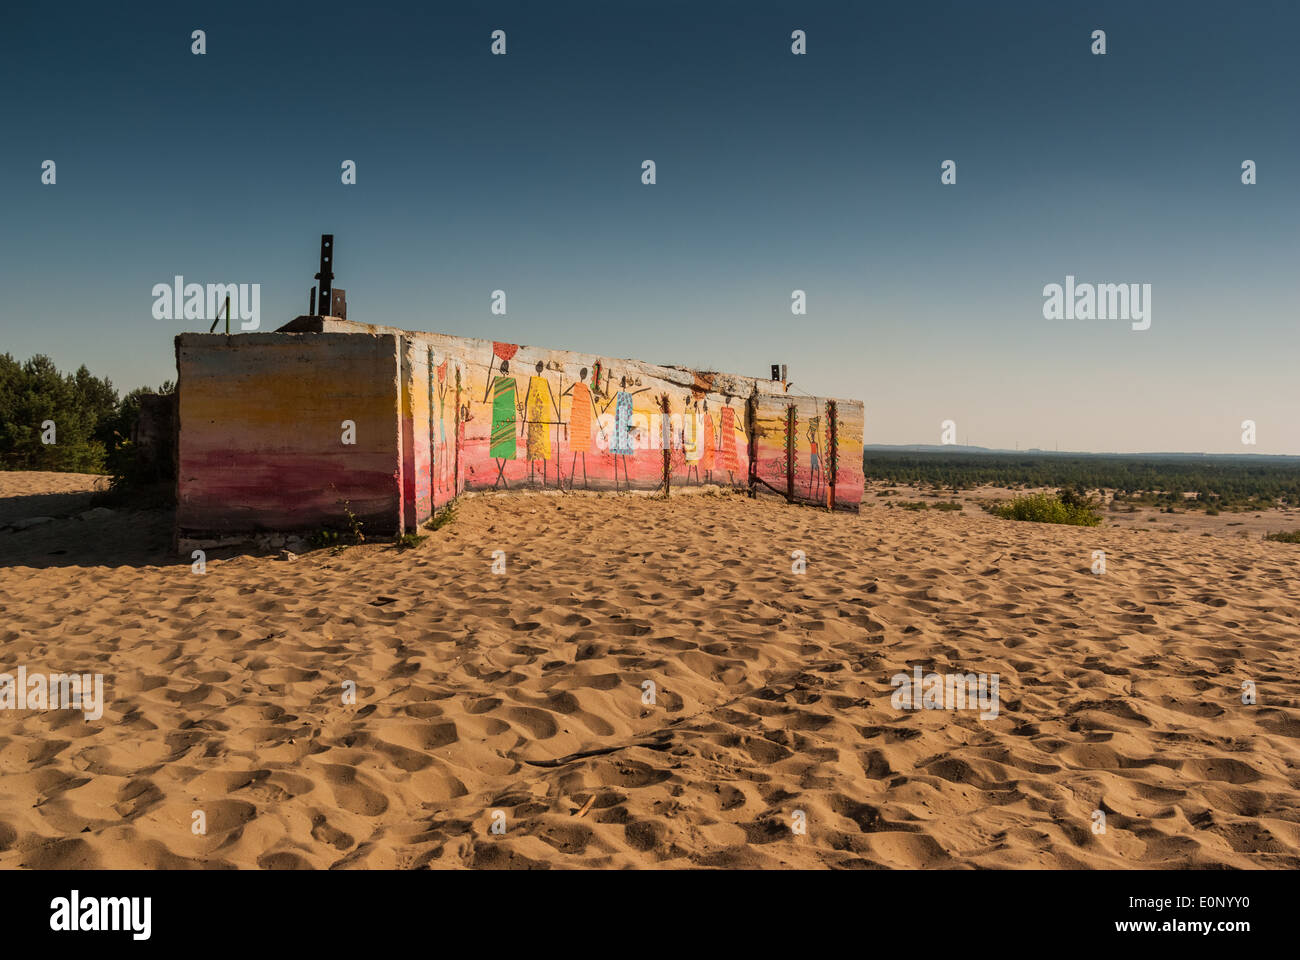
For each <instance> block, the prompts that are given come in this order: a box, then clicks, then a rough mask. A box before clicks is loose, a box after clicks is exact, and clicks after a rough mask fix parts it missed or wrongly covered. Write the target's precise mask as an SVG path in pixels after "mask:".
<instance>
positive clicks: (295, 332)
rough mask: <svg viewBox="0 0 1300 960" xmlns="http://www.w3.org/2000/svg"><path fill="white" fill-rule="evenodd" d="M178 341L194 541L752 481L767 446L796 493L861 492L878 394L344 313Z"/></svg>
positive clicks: (786, 485)
mask: <svg viewBox="0 0 1300 960" xmlns="http://www.w3.org/2000/svg"><path fill="white" fill-rule="evenodd" d="M176 342H177V367H178V371H179V375H180V385H181V386H180V394H181V403H180V421H181V422H180V437H181V440H180V453H179V459H180V477H179V479H178V498H179V504H180V506H179V509H178V515H177V526H178V529H179V530H180V532H181V533H180V535H181V536H182V537H190V538H194V537H200V536H203V535H220V534H224V533H237V532H257V531H290V530H294V531H314V530H317V529H320V528H321V527H326V526H332V527H338V526H340V524H341V522H342V518H343V516H344V514H345V505H344V501H346V502H347V504H348V506H347V508H346V509H351V511H352V512H353V513H354V514H356V515H357V516H359V517H361V518H362V519H363V520H364V522H365V524H366V525H365V528H364V530H365V532H366V533H368V534H372V535H382V536H389V535H392V534H394V533H397V532H399V531H401V530H413V529H416V528H417V527H418V526H419V525H420V524H421V523H423V522H424V521H425V520H427V519H428V518H429V517H430V516H431V515H432V513H433V512H434V511H436V510H437V509H439V508H441V507H443V506H445V505H446V504H447V503H449V502H450V501H451V500H453V499H454V498H455V497H456V496H457V495H458V494H459V493H461V492H463V491H464V490H517V489H521V488H526V489H565V490H574V489H578V490H582V489H587V490H657V489H660V488H661V487H662V486H663V484H664V479H665V476H667V477H668V480H669V485H670V486H671V487H672V488H673V489H681V488H683V487H691V486H701V485H704V484H718V485H723V486H733V487H737V488H742V489H748V488H749V487H750V485H751V463H750V453H751V449H752V450H753V451H754V452H755V462H754V463H753V465H752V471H753V477H756V478H757V479H758V480H761V481H763V482H764V483H765V484H767V485H769V486H770V487H771V488H773V489H775V490H776V491H779V492H780V493H782V494H783V495H785V494H789V495H790V496H791V499H794V500H797V501H799V502H805V503H815V504H819V505H823V506H825V505H827V504H828V502H830V501H828V491H830V490H831V489H832V488H833V503H834V506H835V507H837V508H839V509H853V510H856V509H857V506H858V503H859V501H860V500H861V497H862V465H861V458H862V425H863V420H862V404H861V403H858V402H856V401H851V400H838V401H836V400H828V399H827V398H814V397H798V396H794V395H787V394H785V393H784V392H783V388H782V385H781V384H780V383H777V382H773V381H770V380H760V379H755V378H749V377H739V376H734V375H730V374H721V373H705V372H699V371H694V370H686V369H682V368H679V367H668V366H659V365H655V364H649V363H643V362H640V361H637V360H619V359H611V358H609V357H601V356H598V355H595V354H587V353H578V352H575V351H568V350H551V349H547V348H543V347H530V346H526V345H521V344H513V343H500V342H495V341H491V340H481V339H476V338H468V337H451V336H445V335H442V334H435V333H421V332H414V331H404V330H399V329H396V328H392V327H376V326H368V325H366V324H361V323H355V322H349V321H344V320H339V319H337V318H332V317H299V318H298V319H296V320H294V321H293V322H291V323H289V324H286V325H285V326H284V327H282V328H281V329H280V331H278V332H276V333H272V334H241V335H236V336H230V337H226V336H222V335H216V336H212V335H205V334H183V335H181V336H180V337H178V338H177V341H176ZM832 408H833V409H834V418H833V419H834V423H835V428H834V430H835V433H834V440H835V443H832V434H831V431H832V413H831V411H832ZM790 410H793V411H794V421H793V422H794V425H795V426H794V435H793V444H792V452H793V463H792V467H793V471H792V472H793V477H792V478H791V475H790V473H788V472H787V440H786V430H787V419H786V418H787V416H788V411H790ZM343 420H353V421H355V423H356V425H357V430H356V434H357V442H356V444H355V445H344V444H342V443H341V442H340V432H341V426H340V425H341V422H342V421H343ZM832 452H835V453H837V456H836V457H834V458H832ZM791 479H792V480H793V489H791V483H790V481H791ZM761 486H762V485H761V484H760V487H761Z"/></svg>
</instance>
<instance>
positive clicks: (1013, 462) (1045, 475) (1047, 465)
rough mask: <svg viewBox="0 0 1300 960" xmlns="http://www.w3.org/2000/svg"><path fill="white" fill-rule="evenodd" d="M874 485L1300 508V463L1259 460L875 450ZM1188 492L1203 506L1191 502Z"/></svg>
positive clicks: (867, 462)
mask: <svg viewBox="0 0 1300 960" xmlns="http://www.w3.org/2000/svg"><path fill="white" fill-rule="evenodd" d="M862 467H863V473H864V474H865V476H866V478H867V479H868V480H883V481H891V482H894V483H902V484H916V485H919V486H922V487H927V486H928V487H932V488H934V489H936V490H952V491H957V490H969V489H971V488H973V487H978V486H980V485H982V484H989V485H992V486H998V487H1010V488H1021V487H1057V488H1069V489H1074V490H1108V491H1113V492H1114V493H1115V498H1116V499H1117V500H1120V501H1128V502H1132V503H1135V504H1145V505H1154V506H1172V505H1174V504H1178V505H1181V506H1187V507H1193V508H1195V507H1198V506H1199V507H1203V508H1207V509H1211V510H1214V509H1237V510H1241V509H1255V508H1266V507H1270V506H1273V505H1289V506H1297V505H1300V460H1288V459H1282V458H1279V459H1277V460H1271V459H1265V458H1252V457H1230V456H1222V457H1209V456H1204V457H1197V456H1191V455H1189V456H1187V457H1185V458H1184V457H1177V456H1169V457H1163V456H1150V457H1144V456H1140V455H1136V456H1117V455H1110V456H1107V455H1096V456H1081V455H1068V454H1059V455H1057V454H1023V453H959V454H949V453H938V452H936V453H924V452H913V451H908V452H898V453H890V452H882V451H879V450H869V451H867V452H866V453H865V454H864V455H863V458H862ZM1185 493H1194V494H1195V495H1196V499H1195V500H1194V501H1193V502H1190V503H1189V502H1187V500H1186V498H1185V497H1184V494H1185Z"/></svg>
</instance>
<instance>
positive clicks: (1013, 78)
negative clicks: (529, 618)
mask: <svg viewBox="0 0 1300 960" xmlns="http://www.w3.org/2000/svg"><path fill="white" fill-rule="evenodd" d="M196 29H201V30H203V31H204V32H205V38H206V53H204V54H203V55H195V54H194V53H192V52H191V48H192V44H193V40H192V39H191V36H192V32H193V31H194V30H196ZM1098 29H1100V30H1104V31H1105V35H1106V53H1105V54H1104V55H1095V54H1093V53H1092V47H1093V44H1094V41H1093V38H1092V34H1093V31H1094V30H1098ZM494 30H504V31H505V33H506V54H505V55H504V56H494V55H493V54H492V53H491V49H490V48H491V44H492V37H491V34H492V32H493V31H494ZM794 30H803V31H804V32H805V35H806V38H807V39H806V49H807V52H806V54H804V55H795V54H794V53H792V51H791V44H792V42H793V41H792V39H791V33H792V32H793V31H794ZM1297 34H1300V5H1297V4H1294V3H1289V2H1250V3H1243V4H1225V3H1199V2H1194V0H1193V2H1176V3H1175V2H1143V3H1137V4H1135V3H1131V2H1120V3H1091V4H1089V3H1082V4H1064V3H1041V2H1033V3H1029V2H1026V3H1018V2H1017V3H1013V2H1005V3H996V2H991V3H981V4H973V3H942V2H932V3H925V4H898V3H892V4H876V3H865V2H856V3H849V2H843V3H822V2H816V0H804V2H798V3H794V2H787V3H768V2H761V0H746V2H730V0H727V2H723V0H712V2H709V0H695V2H675V0H656V2H654V3H644V2H639V3H633V2H624V0H603V2H564V0H557V2H549V3H545V4H542V3H536V2H519V3H508V2H494V3H471V2H465V3H457V4H444V3H423V4H418V5H416V4H411V5H409V6H406V5H402V6H399V5H388V4H383V3H365V4H361V3H355V4H351V3H349V4H331V3H328V2H321V3H312V4H304V5H301V6H300V7H295V6H291V5H289V4H279V3H265V2H263V3H255V4H245V3H236V2H222V3H211V4H205V3H187V4H177V3H165V4H147V3H140V4H129V5H117V4H102V3H100V4H94V5H85V6H84V7H83V6H80V5H78V4H77V3H70V4H61V5H60V6H59V9H58V14H57V15H55V14H52V13H50V12H49V11H47V10H45V9H43V8H41V7H40V6H39V5H35V4H22V5H19V6H17V7H14V8H12V9H9V10H7V11H6V27H5V29H4V30H3V31H2V32H0V352H8V353H11V354H13V355H14V356H15V357H17V358H19V359H26V358H27V357H29V356H31V355H33V354H36V353H44V354H47V355H49V356H51V357H52V358H53V359H54V360H55V362H56V363H57V364H58V365H59V366H60V367H61V368H64V369H69V370H70V369H75V368H76V367H77V366H79V365H81V364H83V363H84V364H86V365H87V366H88V367H89V368H90V369H91V371H92V372H94V373H96V374H99V375H104V376H108V377H109V378H110V379H111V380H112V381H113V383H114V384H115V385H116V386H117V387H119V388H120V389H122V390H126V389H130V388H132V387H136V386H141V385H150V386H153V385H157V384H159V383H161V382H162V381H164V380H167V379H174V377H175V357H174V348H173V344H172V338H173V337H174V336H175V334H177V333H179V332H182V331H185V330H199V329H202V330H206V329H207V327H208V326H209V323H208V322H207V321H206V320H205V321H194V320H190V321H185V320H159V319H155V317H154V315H153V303H154V298H153V295H152V290H153V287H154V285H155V284H158V283H171V282H172V278H173V277H174V276H175V275H178V274H179V275H182V276H184V278H185V280H186V281H187V282H198V283H205V284H206V283H259V284H261V324H262V329H264V330H273V329H274V328H275V327H278V326H279V325H280V324H282V323H284V322H286V321H288V320H290V319H292V318H293V317H294V316H296V315H299V314H303V313H306V312H307V306H308V302H307V300H308V290H309V289H310V287H311V285H312V284H313V282H314V281H313V274H314V273H315V271H316V269H317V259H318V254H319V242H320V235H321V234H322V233H333V234H334V235H335V238H336V240H335V243H336V248H337V252H336V266H335V272H336V278H335V284H336V286H339V287H343V288H345V289H346V290H347V294H348V305H349V307H348V315H349V319H352V320H359V321H362V322H367V323H376V324H386V325H393V326H399V327H407V328H411V329H421V330H434V331H439V332H444V333H449V334H455V335H463V336H480V337H487V338H491V339H496V340H504V341H511V342H519V343H529V344H538V345H543V346H549V347H556V348H566V349H578V350H583V351H587V352H593V353H600V354H604V355H607V356H610V357H634V358H637V359H641V360H647V361H652V362H659V363H670V364H677V365H684V366H694V367H699V368H703V369H711V370H721V371H726V372H731V373H741V374H748V375H754V376H766V375H767V372H768V370H769V368H770V365H771V364H772V363H785V364H787V365H788V369H789V376H790V379H791V380H792V381H793V383H794V389H796V390H797V391H802V392H807V393H812V394H817V395H822V396H827V395H829V396H840V397H853V398H858V399H861V400H863V401H864V402H865V404H866V437H865V439H866V442H867V443H938V442H939V441H940V433H941V424H942V422H943V421H945V420H952V421H954V423H955V426H956V437H957V439H958V441H959V442H961V443H970V444H974V445H981V446H987V447H1004V448H1008V449H1010V448H1013V447H1016V446H1018V447H1019V448H1021V449H1026V448H1029V447H1040V448H1044V449H1052V448H1055V447H1059V448H1060V449H1061V450H1090V451H1097V452H1111V451H1113V452H1136V451H1175V450H1177V451H1206V452H1214V453H1285V454H1298V453H1300V403H1297V401H1298V400H1300V376H1297V364H1296V357H1297V353H1298V352H1300V324H1298V323H1297V319H1298V317H1297V312H1298V310H1300V306H1298V304H1297V297H1296V293H1295V286H1296V278H1297V276H1300V270H1297V257H1298V255H1300V238H1298V236H1297V229H1298V226H1297V225H1298V223H1300V220H1298V218H1297V212H1298V211H1300V126H1298V125H1297V120H1298V119H1300V113H1298V112H1297V107H1296V100H1297V92H1298V91H1300V58H1298V57H1296V55H1295V52H1294V42H1295V41H1294V38H1295V37H1296V36H1297ZM45 160H54V161H55V163H56V168H55V169H56V182H55V183H54V184H43V183H42V182H41V177H42V163H43V162H44V161H45ZM347 160H351V161H354V162H355V164H356V183H355V184H350V185H345V184H343V183H342V182H341V179H342V178H341V165H342V164H343V162H344V161H347ZM645 160H653V161H654V162H655V165H656V170H655V173H656V182H655V183H654V184H653V185H647V184H644V183H642V163H643V161H645ZM946 160H952V161H954V162H955V163H956V183H953V184H944V183H942V182H941V173H942V170H941V164H943V162H944V161H946ZM1246 160H1252V161H1254V162H1255V164H1256V177H1257V182H1256V183H1255V184H1253V185H1249V186H1248V185H1245V184H1243V183H1242V163H1243V161H1246ZM1067 276H1073V277H1075V278H1076V282H1077V283H1085V282H1086V283H1097V284H1102V283H1137V284H1150V288H1151V301H1150V306H1151V316H1150V319H1151V325H1150V328H1149V329H1146V330H1140V331H1135V330H1133V329H1132V325H1131V323H1130V322H1129V321H1128V320H1125V319H1104V320H1103V319H1070V320H1066V319H1051V320H1049V319H1045V318H1044V310H1043V305H1044V293H1043V290H1044V287H1045V286H1046V285H1048V284H1052V283H1057V284H1062V285H1063V284H1064V283H1065V282H1066V277H1067ZM498 289H500V290H504V291H505V292H506V296H507V313H506V315H504V316H500V315H493V314H492V312H491V310H490V307H491V298H492V292H493V291H494V290H498ZM794 290H803V291H805V293H806V297H807V313H806V315H802V316H796V315H793V314H792V312H791V296H792V292H793V291H794ZM1247 419H1249V420H1253V421H1254V422H1255V424H1256V438H1257V443H1256V444H1255V445H1253V446H1245V445H1243V444H1242V442H1241V437H1242V421H1243V420H1247Z"/></svg>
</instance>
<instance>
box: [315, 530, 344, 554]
mask: <svg viewBox="0 0 1300 960" xmlns="http://www.w3.org/2000/svg"><path fill="white" fill-rule="evenodd" d="M307 543H308V544H309V545H310V546H311V548H312V549H313V550H322V549H324V548H325V547H337V546H338V545H339V533H338V531H337V530H317V531H316V532H315V533H313V534H312V535H311V536H310V537H308V538H307Z"/></svg>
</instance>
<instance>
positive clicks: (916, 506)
mask: <svg viewBox="0 0 1300 960" xmlns="http://www.w3.org/2000/svg"><path fill="white" fill-rule="evenodd" d="M885 506H887V507H901V508H902V509H904V510H960V509H961V504H960V503H958V502H957V501H956V500H941V501H939V502H938V503H926V502H925V501H924V500H891V501H889V503H887V504H885Z"/></svg>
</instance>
